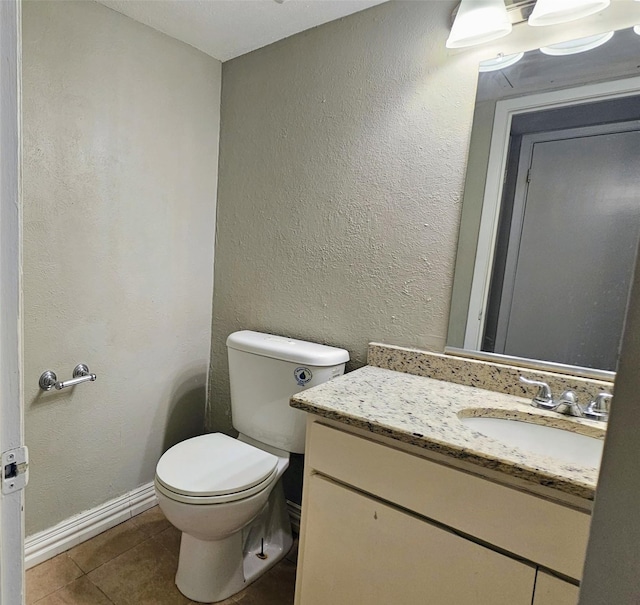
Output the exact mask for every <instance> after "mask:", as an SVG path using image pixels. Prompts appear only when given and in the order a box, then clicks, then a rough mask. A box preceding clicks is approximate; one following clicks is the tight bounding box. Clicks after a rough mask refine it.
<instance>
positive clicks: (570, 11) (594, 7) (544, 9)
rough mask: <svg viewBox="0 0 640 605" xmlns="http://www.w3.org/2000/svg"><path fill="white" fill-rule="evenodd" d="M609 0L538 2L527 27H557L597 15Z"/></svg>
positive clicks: (551, 0)
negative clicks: (560, 24)
mask: <svg viewBox="0 0 640 605" xmlns="http://www.w3.org/2000/svg"><path fill="white" fill-rule="evenodd" d="M609 4H611V0H538V1H537V2H536V5H535V7H534V8H533V12H532V13H531V16H530V17H529V25H533V26H539V25H558V24H559V23H566V22H567V21H574V20H575V19H582V17H588V16H589V15H593V14H595V13H599V12H600V11H601V10H604V9H605V8H607V7H608V6H609Z"/></svg>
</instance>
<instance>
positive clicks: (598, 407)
mask: <svg viewBox="0 0 640 605" xmlns="http://www.w3.org/2000/svg"><path fill="white" fill-rule="evenodd" d="M612 397H613V395H612V394H611V393H598V395H597V396H596V397H595V398H594V399H593V400H592V401H591V402H590V403H589V405H588V406H587V407H586V408H585V410H584V416H585V418H590V419H591V420H600V421H601V422H607V420H609V402H610V401H611V398H612Z"/></svg>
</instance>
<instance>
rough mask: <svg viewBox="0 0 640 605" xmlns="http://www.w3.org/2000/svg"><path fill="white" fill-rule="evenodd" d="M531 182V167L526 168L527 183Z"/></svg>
mask: <svg viewBox="0 0 640 605" xmlns="http://www.w3.org/2000/svg"><path fill="white" fill-rule="evenodd" d="M530 182H531V169H529V170H527V183H530Z"/></svg>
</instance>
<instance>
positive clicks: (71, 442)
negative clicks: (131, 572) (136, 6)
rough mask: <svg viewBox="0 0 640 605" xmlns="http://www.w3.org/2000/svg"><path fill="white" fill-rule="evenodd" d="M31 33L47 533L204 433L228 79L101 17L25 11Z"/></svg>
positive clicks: (75, 11)
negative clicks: (223, 94) (46, 376)
mask: <svg viewBox="0 0 640 605" xmlns="http://www.w3.org/2000/svg"><path fill="white" fill-rule="evenodd" d="M23 35H24V46H23V61H24V64H23V88H24V90H23V93H24V98H23V105H24V106H23V122H24V304H25V309H24V312H25V321H24V332H25V334H24V337H25V346H24V357H25V360H24V361H25V408H26V410H25V412H26V443H27V445H28V446H29V449H30V453H31V481H30V485H29V487H28V488H27V508H26V510H27V534H31V533H34V532H37V531H39V530H42V529H44V528H47V527H50V526H52V525H54V524H55V523H57V522H59V521H61V520H62V519H65V518H67V517H70V516H71V515H73V514H75V513H79V512H81V511H83V510H85V509H89V508H92V507H94V506H97V505H99V504H102V503H103V502H105V501H107V500H109V499H111V498H114V497H116V496H119V495H121V494H123V493H125V492H127V491H130V490H132V489H134V488H136V487H137V486H140V485H141V484H144V483H146V482H148V481H151V480H152V479H153V473H154V469H155V464H156V462H157V460H158V458H159V456H160V455H161V454H162V452H163V451H164V450H165V449H166V448H167V447H168V446H169V445H171V444H173V443H174V442H176V441H178V440H180V439H183V438H185V437H188V436H190V435H193V434H196V433H199V432H202V430H203V426H202V425H203V413H204V408H205V392H206V373H207V366H208V357H209V346H210V325H211V296H212V280H213V271H212V263H213V246H214V224H215V206H216V172H217V154H218V128H219V95H220V77H221V64H220V63H219V62H218V61H216V60H214V59H212V58H210V57H208V56H206V55H204V54H202V53H200V52H198V51H196V50H194V49H193V48H191V47H189V46H187V45H185V44H182V43H180V42H177V41H176V40H173V39H171V38H168V37H166V36H164V35H162V34H160V33H158V32H156V31H154V30H152V29H150V28H148V27H145V26H143V25H141V24H139V23H136V22H134V21H132V20H130V19H128V18H126V17H124V16H122V15H120V14H118V13H116V12H113V11H111V10H109V9H107V8H105V7H103V6H101V5H99V4H96V3H93V2H78V3H73V2H25V3H24V7H23ZM79 362H84V363H87V364H88V365H89V367H90V368H91V370H92V371H93V372H96V373H97V374H98V381H97V382H95V383H90V384H84V385H80V386H78V387H75V388H74V389H69V390H64V391H61V392H49V393H42V392H41V391H39V389H38V386H37V383H38V377H39V375H40V373H41V372H42V371H43V370H46V369H52V370H54V371H55V372H57V373H58V377H59V378H60V379H65V378H69V377H70V376H71V371H72V369H73V367H74V366H75V365H76V364H77V363H79Z"/></svg>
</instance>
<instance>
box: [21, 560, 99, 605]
mask: <svg viewBox="0 0 640 605" xmlns="http://www.w3.org/2000/svg"><path fill="white" fill-rule="evenodd" d="M56 556H57V557H62V556H66V557H67V559H69V561H71V562H72V563H73V564H74V565H75V566H76V567H77V568H78V570H79V571H80V575H79V576H77V577H75V578H73V580H71V581H69V582H67V583H66V584H63V585H62V586H58V588H56V589H55V590H52V591H51V592H48V593H47V594H46V595H44V596H42V597H40V598H39V599H38V600H37V601H34V602H33V604H32V605H38V603H40V602H41V601H44V600H45V599H46V598H47V597H50V596H51V595H52V594H53V593H55V592H58V591H59V590H62V589H63V588H66V587H67V586H69V585H70V584H73V583H74V582H75V581H76V580H79V579H80V578H81V577H82V576H86V575H87V574H86V573H85V572H84V571H83V570H82V569H81V568H80V566H79V565H78V564H77V563H76V562H75V561H74V560H73V559H72V558H71V557H70V556H69V555H67V554H66V552H62V553H60V554H59V555H56ZM54 558H55V557H54ZM49 560H50V561H51V560H52V559H49ZM44 563H47V561H45V562H44ZM42 564H43V563H41V565H42ZM25 592H26V585H25Z"/></svg>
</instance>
